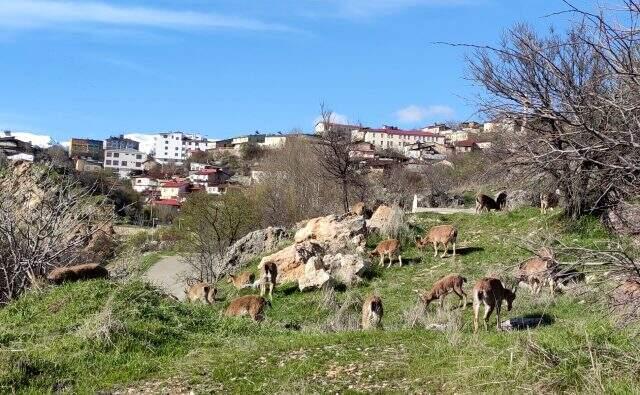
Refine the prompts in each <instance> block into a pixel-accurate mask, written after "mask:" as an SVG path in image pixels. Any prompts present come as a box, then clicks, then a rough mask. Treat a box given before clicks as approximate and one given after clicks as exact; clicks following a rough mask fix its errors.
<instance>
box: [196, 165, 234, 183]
mask: <svg viewBox="0 0 640 395" xmlns="http://www.w3.org/2000/svg"><path fill="white" fill-rule="evenodd" d="M229 178H230V176H229V174H227V173H226V172H224V171H223V170H222V169H221V168H219V167H211V168H206V169H202V170H197V171H193V172H191V174H189V180H190V181H191V183H192V184H193V185H198V186H201V187H209V186H211V187H213V186H218V185H221V184H223V183H226V182H227V181H228V180H229Z"/></svg>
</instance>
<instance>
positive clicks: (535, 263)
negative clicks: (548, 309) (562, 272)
mask: <svg viewBox="0 0 640 395" xmlns="http://www.w3.org/2000/svg"><path fill="white" fill-rule="evenodd" d="M557 271H558V263H557V262H556V261H555V259H554V258H553V252H552V251H551V250H549V249H547V248H543V249H541V250H540V252H539V253H538V256H535V257H533V258H529V259H527V260H526V261H525V262H523V263H522V264H521V265H520V267H519V268H518V270H517V272H516V279H517V280H518V281H519V282H520V281H522V282H526V283H527V284H528V285H529V286H530V287H531V292H532V293H533V294H536V295H537V294H539V293H540V290H541V289H542V286H543V285H544V284H545V283H548V284H549V287H550V288H551V293H552V294H553V293H554V292H555V289H556V273H557Z"/></svg>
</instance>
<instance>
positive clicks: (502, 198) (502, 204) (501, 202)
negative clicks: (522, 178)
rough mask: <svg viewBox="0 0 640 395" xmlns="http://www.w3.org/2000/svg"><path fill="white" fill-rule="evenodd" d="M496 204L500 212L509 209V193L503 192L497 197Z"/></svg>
mask: <svg viewBox="0 0 640 395" xmlns="http://www.w3.org/2000/svg"><path fill="white" fill-rule="evenodd" d="M496 204H497V205H498V210H504V209H505V208H506V207H507V192H505V191H502V192H500V193H499V194H498V196H496Z"/></svg>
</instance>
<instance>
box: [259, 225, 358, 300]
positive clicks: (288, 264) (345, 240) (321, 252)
mask: <svg viewBox="0 0 640 395" xmlns="http://www.w3.org/2000/svg"><path fill="white" fill-rule="evenodd" d="M366 232H367V228H366V225H365V221H364V218H363V217H362V216H356V215H353V214H351V215H342V216H335V215H330V216H327V217H318V218H314V219H311V220H309V221H307V223H306V224H305V225H304V226H303V227H302V228H300V229H299V230H298V232H296V235H295V237H294V240H295V244H293V245H291V246H289V247H286V248H284V249H282V250H280V251H278V252H276V253H274V254H271V255H269V256H266V257H264V258H263V259H262V260H261V261H260V264H259V267H262V266H263V265H264V264H265V263H267V262H273V263H275V264H276V266H277V267H278V283H287V282H297V283H298V287H299V289H300V290H308V289H314V288H319V287H322V286H324V285H325V284H327V283H329V284H333V283H341V284H345V285H352V284H355V283H357V282H358V281H360V277H361V276H362V275H363V274H364V273H365V272H366V270H367V269H368V268H369V261H368V260H366V259H365V258H363V257H362V256H360V255H358V254H357V252H358V251H364V245H365V243H366V237H365V235H366Z"/></svg>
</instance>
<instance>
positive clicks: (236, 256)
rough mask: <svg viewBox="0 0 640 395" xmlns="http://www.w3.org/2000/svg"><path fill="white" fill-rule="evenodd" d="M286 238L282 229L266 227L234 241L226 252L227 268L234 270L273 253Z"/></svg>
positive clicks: (285, 232)
mask: <svg viewBox="0 0 640 395" xmlns="http://www.w3.org/2000/svg"><path fill="white" fill-rule="evenodd" d="M286 238H287V231H286V230H285V229H283V228H277V227H271V226H270V227H268V228H266V229H260V230H256V231H255V232H251V233H249V234H247V235H246V236H244V237H243V238H241V239H240V240H238V241H236V242H235V243H234V244H233V245H232V246H231V247H230V248H229V250H228V251H227V256H226V262H227V267H228V268H230V269H232V270H233V269H235V268H237V267H238V266H240V265H242V264H243V263H245V262H247V261H250V260H251V259H253V258H255V257H256V256H258V255H262V254H266V253H270V252H272V251H274V250H275V249H276V248H277V247H278V245H279V244H280V243H281V242H282V241H283V240H286Z"/></svg>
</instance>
